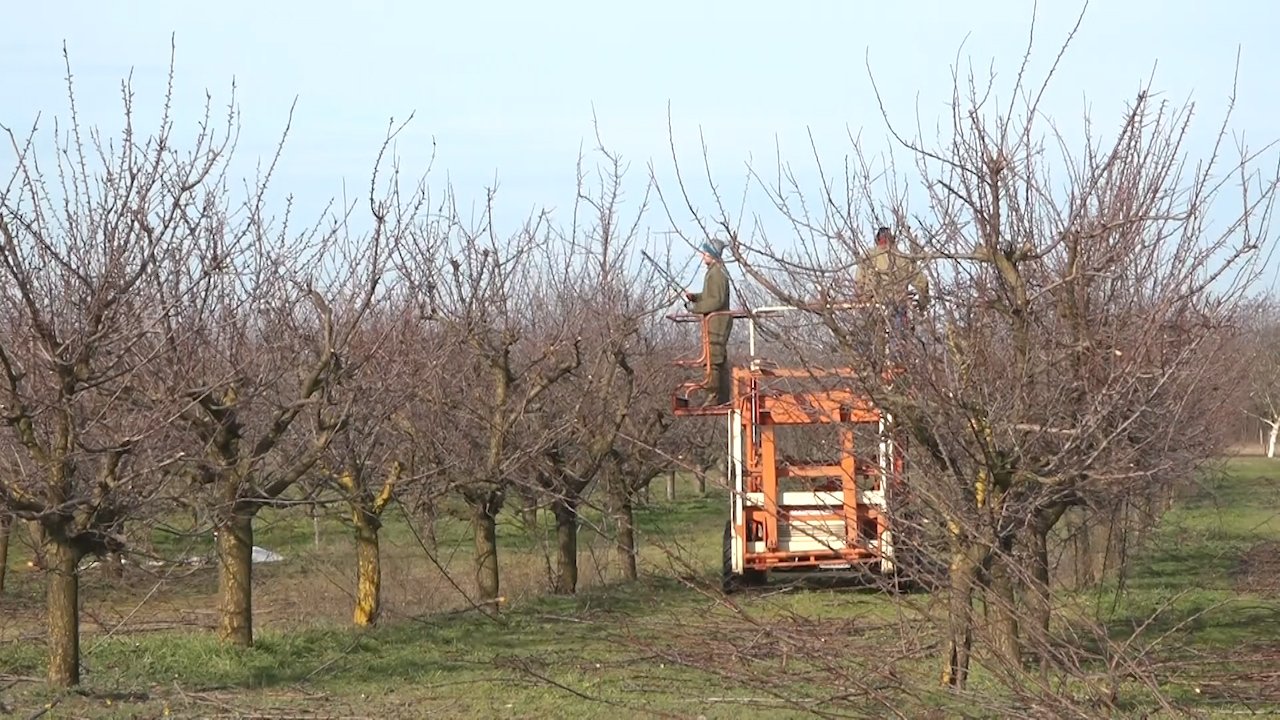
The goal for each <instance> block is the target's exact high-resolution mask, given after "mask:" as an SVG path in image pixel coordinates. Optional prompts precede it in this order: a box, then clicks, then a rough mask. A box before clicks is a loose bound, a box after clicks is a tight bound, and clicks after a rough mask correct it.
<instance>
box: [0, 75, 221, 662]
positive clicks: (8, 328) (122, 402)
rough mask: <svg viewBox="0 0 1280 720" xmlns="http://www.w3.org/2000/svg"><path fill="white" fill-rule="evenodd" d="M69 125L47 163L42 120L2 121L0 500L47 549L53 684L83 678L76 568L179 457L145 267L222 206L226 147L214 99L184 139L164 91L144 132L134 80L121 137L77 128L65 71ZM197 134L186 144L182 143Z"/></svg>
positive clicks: (117, 538) (109, 541)
mask: <svg viewBox="0 0 1280 720" xmlns="http://www.w3.org/2000/svg"><path fill="white" fill-rule="evenodd" d="M67 66H68V96H69V98H70V101H71V114H70V121H69V123H68V124H66V125H63V124H61V123H57V122H55V126H54V133H53V142H54V144H53V146H52V148H51V149H52V158H51V159H50V160H48V161H44V162H42V161H41V159H40V157H39V156H40V152H41V149H42V145H41V144H40V142H39V135H38V133H37V130H38V126H36V127H33V128H32V131H31V133H30V134H29V135H27V136H26V137H25V138H22V139H20V138H19V137H18V136H16V135H15V134H14V133H13V132H12V131H7V134H8V138H9V140H10V143H11V149H12V151H13V154H14V165H13V169H12V171H11V172H10V173H9V176H8V180H7V182H6V184H5V186H4V189H3V191H0V276H2V277H3V281H2V282H0V285H3V289H0V308H2V309H0V313H2V315H0V325H3V330H2V331H0V337H2V338H3V340H0V369H2V370H3V376H4V382H3V385H2V389H0V393H3V399H2V400H0V403H2V404H3V412H4V417H5V424H6V425H7V426H8V427H9V428H10V430H11V431H12V435H11V444H10V446H9V448H8V449H9V450H10V452H6V453H5V454H4V456H5V457H6V458H7V460H6V463H5V467H4V469H3V472H0V501H3V504H4V507H5V510H4V512H5V513H6V514H8V515H9V516H12V517H17V518H21V519H24V520H28V521H33V522H34V523H35V525H36V526H38V529H39V531H40V532H39V535H40V536H42V538H41V542H42V543H45V544H47V545H48V547H49V549H50V551H51V556H52V557H51V560H50V562H48V564H47V567H46V568H45V571H46V575H47V582H48V595H47V607H46V613H47V618H48V632H49V681H50V683H51V684H53V685H57V686H69V685H75V684H77V683H78V682H79V680H80V657H79V565H80V560H81V559H82V558H83V557H84V556H85V555H86V554H90V553H92V554H98V555H105V554H108V553H114V552H119V551H120V550H122V549H123V544H122V538H121V535H120V528H121V524H122V523H123V522H124V520H125V519H126V518H127V517H129V515H130V513H132V512H134V511H135V510H136V509H137V508H138V507H139V506H140V505H141V504H143V503H144V502H145V501H146V500H147V498H148V497H149V496H150V495H151V494H152V493H154V492H155V491H156V487H155V481H156V479H157V478H159V477H162V476H163V473H161V472H160V470H161V469H162V468H163V467H164V466H165V465H166V464H167V463H168V460H165V459H164V458H163V457H162V453H161V452H159V451H158V449H157V446H156V445H155V444H154V443H153V440H154V438H155V436H156V435H157V433H158V431H159V430H160V429H162V428H164V427H165V426H166V425H167V422H168V419H169V417H170V416H171V414H172V412H173V406H172V404H169V405H165V404H164V403H155V404H152V403H136V402H134V401H135V399H137V398H138V397H140V396H142V395H145V394H146V388H145V384H144V382H143V380H142V378H143V376H144V369H145V368H146V367H147V366H149V365H150V364H151V363H153V362H154V359H155V353H156V347H157V343H156V337H157V335H158V331H159V329H160V328H159V324H158V317H159V316H160V315H162V314H163V313H164V312H165V311H166V309H167V305H166V303H171V302H174V301H175V300H176V301H183V300H185V298H172V297H169V298H160V297H157V296H155V295H154V294H152V293H151V292H150V287H149V286H148V284H147V283H146V279H147V278H148V277H149V276H150V274H151V273H152V272H154V270H155V268H156V267H157V266H158V265H159V264H160V263H161V262H162V259H163V258H165V257H166V256H168V255H170V254H171V253H172V252H173V251H174V248H175V247H177V246H179V245H181V244H182V243H184V242H185V239H186V237H187V235H188V233H189V228H190V227H191V225H193V224H196V225H198V224H200V223H201V222H207V221H209V220H210V219H211V218H212V217H213V216H215V215H216V208H214V207H213V205H212V202H213V201H214V199H215V198H216V196H217V188H216V178H217V177H218V175H219V173H220V172H221V171H222V169H223V168H224V167H225V163H226V161H227V158H228V157H229V155H230V151H231V147H232V139H233V136H232V134H231V131H230V129H228V130H226V131H225V132H224V133H222V134H219V133H217V132H215V131H214V130H213V128H212V124H211V122H210V121H211V119H212V116H211V113H210V111H209V110H210V109H209V108H208V107H206V108H205V114H204V117H203V120H202V121H201V122H200V123H198V124H197V130H196V132H195V134H194V136H193V137H192V138H191V140H190V141H189V143H183V142H182V141H180V140H179V139H178V138H177V137H176V130H175V127H174V123H173V121H172V118H171V117H170V114H169V100H170V99H171V97H172V92H173V86H172V82H170V84H169V86H168V87H167V89H166V94H165V101H164V107H163V110H162V112H161V114H160V122H159V126H158V128H157V129H156V130H155V132H154V134H152V135H151V136H150V137H142V136H141V135H139V134H136V133H135V128H134V122H135V113H134V106H133V91H132V88H131V87H130V85H129V84H128V83H127V82H125V83H124V84H123V85H122V95H123V98H124V126H123V130H122V132H121V135H120V137H119V138H118V139H117V140H116V141H111V140H109V139H108V138H106V137H104V136H102V135H100V134H99V133H98V132H97V131H96V130H94V131H89V130H87V129H85V128H82V127H81V125H80V122H79V119H78V116H77V114H76V109H75V94H74V91H73V90H72V88H71V83H70V63H69V61H68V63H67ZM183 145H186V147H183Z"/></svg>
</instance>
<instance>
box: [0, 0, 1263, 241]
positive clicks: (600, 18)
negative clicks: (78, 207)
mask: <svg viewBox="0 0 1280 720" xmlns="http://www.w3.org/2000/svg"><path fill="white" fill-rule="evenodd" d="M7 4H8V5H9V7H6V8H5V9H4V17H5V22H4V24H5V27H6V31H5V32H4V33H3V36H2V37H0V123H2V124H4V125H8V126H11V127H15V128H19V129H21V128H24V127H27V126H29V124H30V123H31V121H32V120H33V119H34V117H35V115H36V113H38V112H43V113H45V115H46V116H49V115H51V114H57V115H59V116H64V115H65V114H66V99H65V92H64V85H63V65H62V57H61V46H62V43H63V41H64V40H65V41H66V43H67V45H68V48H69V51H70V54H71V59H72V63H73V70H74V72H75V74H76V80H77V94H78V103H79V108H80V111H81V114H82V116H83V117H82V119H83V120H84V121H86V122H88V123H91V124H97V125H100V126H102V127H103V128H104V129H106V130H108V131H110V132H116V131H117V128H118V127H119V117H120V112H119V108H120V99H119V81H120V79H121V78H122V77H123V76H124V75H126V74H127V73H129V72H130V70H132V72H133V76H134V85H135V88H136V90H137V91H138V94H139V97H138V103H139V106H140V111H141V112H142V116H143V117H144V118H146V117H148V116H154V114H155V112H156V111H158V107H159V100H160V96H159V93H160V90H161V88H162V85H163V80H164V73H165V70H166V65H167V62H168V55H169V43H170V36H171V35H173V36H174V37H175V39H176V43H177V86H178V99H177V103H178V105H177V106H178V109H179V110H180V112H181V115H184V116H185V117H186V118H188V119H191V118H192V117H193V116H194V114H195V113H196V112H197V111H198V109H199V107H200V105H201V103H202V102H203V98H204V93H205V91H206V90H208V91H210V92H212V93H213V95H214V98H215V101H218V102H224V101H225V100H226V99H227V98H228V92H227V90H228V87H229V84H230V82H231V79H232V78H233V77H234V78H235V80H236V83H237V85H238V87H239V92H238V94H239V101H240V105H241V109H242V113H243V131H242V140H241V145H240V150H239V153H240V155H239V158H240V161H241V164H242V167H245V168H246V170H247V169H248V168H249V167H250V164H251V162H252V161H253V160H254V159H255V158H256V157H257V156H258V155H261V154H264V153H269V152H270V149H271V147H272V145H273V143H274V141H275V139H276V137H277V136H278V133H279V131H280V129H281V127H282V126H283V123H284V121H285V117H286V113H287V110H288V107H289V105H290V103H291V102H292V101H293V100H294V98H295V96H296V97H297V99H298V108H297V113H296V116H295V118H294V124H293V135H292V140H291V143H290V144H289V145H288V147H287V150H286V155H285V160H284V164H283V165H282V167H281V169H280V174H279V181H278V185H277V187H278V188H280V189H282V190H287V191H289V192H291V193H293V194H295V195H297V196H299V199H300V200H301V206H302V208H303V209H312V210H314V209H318V207H319V205H320V203H321V202H322V201H323V200H324V199H326V198H328V197H331V196H333V195H335V194H337V193H340V192H341V183H342V182H343V179H344V178H345V179H346V181H347V182H348V185H349V187H352V188H353V189H355V190H363V188H364V187H366V186H367V177H368V170H369V166H370V163H371V162H372V159H373V157H374V154H375V152H376V150H377V147H378V145H379V142H380V140H381V138H382V135H383V133H384V132H385V129H386V123H387V120H388V118H390V117H392V116H394V117H396V118H397V119H400V118H404V117H406V116H408V115H409V113H410V112H416V119H415V121H414V122H413V124H412V125H411V128H410V130H409V132H408V133H407V134H406V135H405V136H403V138H402V140H401V141H400V143H399V145H398V152H399V154H400V155H401V156H402V158H403V161H404V163H405V166H406V168H407V169H408V170H410V171H416V170H420V169H422V168H423V167H424V165H425V162H426V160H427V158H428V157H429V155H430V152H431V141H432V138H434V139H435V142H436V143H437V149H438V153H437V160H436V166H435V167H436V170H435V173H434V177H435V179H436V183H437V184H439V183H443V181H444V179H445V177H446V174H447V176H448V177H449V178H450V179H451V180H452V182H453V183H454V185H455V186H456V188H457V189H458V191H459V192H460V193H461V194H462V195H463V196H464V197H474V196H477V195H478V193H479V191H480V190H481V188H482V187H483V186H484V185H485V184H487V183H489V182H491V181H492V180H493V178H494V176H495V174H496V175H498V176H499V177H500V180H501V187H502V192H501V195H500V200H501V203H502V208H503V212H502V215H501V217H503V218H505V219H507V220H509V221H510V222H512V223H514V222H515V221H516V219H517V218H519V217H520V216H522V215H524V214H525V213H527V212H528V210H529V209H530V208H532V207H533V206H541V205H550V206H557V207H560V208H565V207H566V206H567V205H568V203H569V202H571V200H572V198H573V191H574V187H573V182H574V163H575V160H576V155H577V153H578V150H579V147H580V144H582V143H583V142H586V143H587V144H588V146H589V145H590V143H591V134H592V129H591V118H592V112H593V107H594V112H595V113H596V115H597V116H598V118H599V121H600V125H601V132H602V134H603V137H604V139H605V140H606V142H607V143H608V144H609V146H610V147H611V148H612V149H614V150H615V151H618V152H620V153H622V155H623V156H624V158H626V159H629V160H631V161H632V162H633V164H634V174H635V177H634V180H635V181H636V183H635V184H639V182H640V181H641V180H642V176H643V175H644V173H645V172H646V169H645V164H646V163H647V162H648V161H649V160H650V159H654V160H656V161H657V163H658V165H659V170H660V172H662V173H663V174H664V176H665V175H667V174H668V171H669V167H670V162H669V160H668V159H667V156H668V151H667V114H668V108H669V109H670V113H671V119H672V122H673V124H674V129H675V133H676V136H677V141H678V149H679V151H680V152H681V153H682V155H683V160H682V162H684V163H694V162H696V161H697V159H698V155H699V152H700V151H699V148H698V139H697V138H698V131H699V129H701V131H702V132H703V133H704V134H705V136H706V138H707V141H708V143H709V146H710V153H711V157H712V159H713V161H714V163H715V167H716V170H717V172H722V173H724V175H723V177H722V178H721V179H722V180H723V181H724V182H725V183H726V184H727V185H728V186H729V187H730V189H732V188H734V187H740V184H741V179H742V176H743V171H742V166H743V163H744V162H745V161H747V160H748V159H749V158H751V157H754V158H755V159H756V160H757V161H759V162H761V163H762V164H763V166H764V167H766V168H767V167H769V165H770V163H771V162H772V158H773V156H774V143H775V142H777V143H779V144H780V145H781V149H782V153H783V155H784V156H785V157H788V158H790V159H792V160H793V161H795V162H796V163H797V164H799V165H801V166H803V167H808V166H809V165H808V163H807V162H806V160H807V159H808V157H809V151H808V139H807V133H808V132H810V131H812V132H813V134H814V135H815V137H816V139H817V142H818V144H819V147H820V148H821V149H822V151H823V152H824V153H825V154H827V155H829V159H830V160H831V161H832V162H838V158H839V156H840V155H841V154H842V153H843V152H844V151H846V150H847V146H848V143H847V140H846V130H847V129H850V130H852V131H853V132H855V133H856V132H859V131H861V133H862V135H863V137H864V139H865V140H866V141H867V143H868V146H870V147H872V148H873V149H874V148H876V147H884V146H885V145H886V143H885V141H884V138H885V131H884V126H883V123H882V122H881V120H880V117H879V114H878V111H877V109H876V107H875V104H874V97H873V95H872V92H871V86H870V82H869V80H868V76H867V71H866V68H865V65H864V58H865V57H866V56H867V55H868V54H869V57H870V62H871V65H872V68H873V70H874V71H875V72H876V75H877V79H878V81H879V83H880V85H881V87H882V89H883V91H884V93H885V99H886V102H887V105H888V109H889V112H890V113H891V115H892V116H893V117H894V118H896V119H899V120H901V121H903V122H907V123H913V118H914V115H915V112H916V106H917V103H918V106H919V109H920V112H921V114H922V116H923V117H925V118H926V119H927V120H928V119H931V118H932V117H933V116H935V115H936V114H937V113H938V112H939V111H940V110H943V105H944V103H945V102H946V101H947V100H948V99H949V88H950V72H951V70H950V68H951V65H952V64H953V62H954V61H955V58H956V52H957V49H958V48H959V46H960V44H961V42H962V41H964V42H965V43H966V44H965V53H966V56H967V57H968V58H971V59H972V60H973V61H974V62H975V63H977V64H979V65H982V66H986V65H987V64H988V63H994V64H995V67H996V69H997V71H998V72H999V73H1000V77H1001V78H1002V79H1003V81H1004V82H1006V83H1007V82H1009V81H1011V79H1012V78H1011V76H1012V74H1013V73H1014V72H1015V71H1016V68H1017V64H1018V62H1019V60H1020V58H1021V56H1022V53H1023V49H1024V47H1025V45H1026V40H1027V33H1026V31H1027V28H1028V25H1029V22H1030V19H1031V14H1032V7H1033V5H1032V3H1031V2H1024V1H1014V0H991V1H988V2H968V3H963V2H947V1H945V0H920V1H917V2H907V1H904V2H895V3H887V2H886V3H870V2H853V1H851V0H850V1H846V2H832V1H825V2H794V3H791V2H778V1H775V2H767V3H766V2H758V1H753V0H738V1H736V2H728V1H725V0H716V1H702V2H696V1H693V0H685V1H684V2H670V1H669V0H656V1H653V2H646V3H613V4H610V3H603V2H599V1H598V0H597V1H596V2H552V1H548V2H541V3H529V2H480V1H479V0H477V1H476V2H470V3H464V2H449V3H442V2H390V1H383V2H364V3H357V2H336V1H334V0H327V1H326V0H314V1H312V2H282V1H269V0H259V1H258V2H245V1H244V0H224V1H223V2H219V3H214V4H209V3H179V2H171V1H170V2H154V1H143V0H133V1H123V0H122V1H119V2H101V3H90V2H61V3H59V2H47V3H18V2H16V0H9V2H8V3H7ZM1080 7H1081V6H1080V4H1079V3H1078V2H1061V3H1047V2H1044V3H1041V6H1040V8H1039V11H1038V16H1039V19H1038V25H1037V32H1038V46H1039V50H1038V52H1037V58H1038V59H1037V61H1036V63H1035V64H1034V65H1033V70H1039V71H1043V69H1044V68H1046V67H1047V64H1048V62H1049V61H1050V60H1051V59H1052V56H1053V54H1054V52H1055V50H1056V47H1057V44H1058V42H1059V41H1060V40H1061V39H1062V38H1063V37H1064V36H1065V33H1066V32H1067V31H1068V30H1069V29H1070V27H1071V25H1072V23H1073V22H1074V19H1075V16H1076V14H1077V13H1078V12H1079V9H1080ZM1278 30H1280V10H1277V6H1276V5H1275V4H1274V3H1268V2H1261V1H1259V2H1248V1H1246V0H1219V1H1218V2H1212V3H1210V2H1203V1H1200V2H1196V1H1193V0H1169V1H1167V2H1156V1H1154V0H1152V1H1146V2H1144V1H1141V0H1095V2H1093V3H1092V4H1091V6H1090V8H1089V10H1088V13H1087V14H1086V18H1085V22H1084V25H1083V27H1082V29H1081V31H1080V34H1079V36H1078V38H1077V40H1076V42H1075V44H1074V45H1073V48H1072V49H1071V51H1070V52H1069V54H1068V55H1067V57H1066V59H1065V61H1064V64H1063V66H1062V68H1061V70H1060V75H1059V76H1058V78H1057V80H1056V82H1055V84H1054V85H1053V90H1052V92H1051V94H1050V96H1049V98H1048V100H1047V103H1046V109H1047V110H1049V111H1050V112H1051V113H1053V114H1054V115H1055V116H1057V117H1061V118H1062V119H1063V121H1064V122H1066V123H1068V124H1070V123H1071V122H1072V121H1073V120H1074V119H1076V118H1078V117H1079V116H1080V114H1081V112H1082V111H1083V110H1084V108H1085V100H1084V99H1085V97H1086V95H1087V97H1088V101H1089V105H1090V106H1091V109H1092V111H1093V112H1094V114H1095V116H1096V117H1097V118H1098V119H1099V120H1105V121H1108V123H1111V122H1113V121H1114V120H1115V119H1116V118H1118V117H1119V116H1120V114H1121V113H1122V112H1123V108H1124V102H1125V101H1126V100H1128V99H1129V98H1131V97H1132V96H1133V94H1134V92H1135V91H1136V90H1137V89H1138V87H1139V86H1140V84H1141V83H1142V82H1143V81H1144V80H1145V79H1146V78H1147V77H1148V76H1149V75H1150V74H1151V72H1152V70H1153V69H1155V72H1156V76H1155V77H1156V81H1155V87H1156V88H1157V89H1160V90H1163V91H1165V92H1167V93H1168V95H1169V97H1170V99H1172V100H1175V101H1181V100H1184V99H1186V98H1188V97H1190V96H1194V98H1195V99H1196V101H1197V102H1198V103H1199V105H1200V110H1199V119H1200V122H1199V124H1198V126H1197V131H1196V132H1197V135H1196V137H1197V138H1198V140H1203V139H1204V138H1207V137H1208V135H1209V134H1211V133H1212V131H1213V130H1214V129H1215V123H1216V121H1217V120H1218V118H1219V117H1220V115H1221V111H1222V108H1223V105H1224V101H1225V99H1226V96H1227V94H1228V90H1229V87H1230V81H1231V75H1232V68H1233V65H1234V63H1235V60H1236V54H1237V51H1238V50H1239V51H1240V53H1241V71H1240V100H1239V104H1238V114H1237V116H1236V122H1235V127H1236V128H1237V129H1239V130H1241V131H1243V132H1244V133H1245V136H1246V138H1248V139H1250V140H1251V141H1252V142H1256V143H1261V142H1263V141H1266V140H1271V139H1273V138H1275V137H1277V136H1280V122H1278V121H1277V111H1278V110H1280V101H1278V100H1277V98H1276V92H1275V88H1276V85H1275V82H1274V80H1272V75H1273V74H1274V72H1275V69H1276V68H1277V67H1280V43H1277V42H1276V41H1275V35H1276V32H1277V31H1278ZM966 35H967V36H968V39H967V41H966V40H965V37H966ZM1038 76H1039V75H1038V74H1037V75H1036V77H1038ZM4 159H5V160H6V163H7V161H8V159H9V154H8V152H7V149H6V150H5V157H4ZM652 219H653V221H654V223H655V224H656V225H658V226H661V225H663V224H664V223H665V218H663V217H662V216H661V214H660V213H659V214H655V215H654V216H653V218H652Z"/></svg>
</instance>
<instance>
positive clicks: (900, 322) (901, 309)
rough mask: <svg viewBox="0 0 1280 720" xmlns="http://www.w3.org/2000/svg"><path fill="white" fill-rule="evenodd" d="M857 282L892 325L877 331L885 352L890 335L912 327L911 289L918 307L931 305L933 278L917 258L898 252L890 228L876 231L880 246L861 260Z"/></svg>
mask: <svg viewBox="0 0 1280 720" xmlns="http://www.w3.org/2000/svg"><path fill="white" fill-rule="evenodd" d="M854 284H855V286H856V287H857V288H858V294H859V296H860V297H861V298H862V299H863V300H864V301H866V302H873V303H875V304H876V305H878V306H879V308H880V310H881V313H882V317H883V320H884V323H885V324H886V325H887V326H888V327H887V328H886V327H883V326H882V327H881V328H880V330H879V331H878V332H877V333H876V347H877V350H879V351H880V352H881V353H882V354H883V352H884V350H885V339H886V337H885V336H886V335H889V336H890V337H892V338H894V339H897V338H899V337H901V336H902V335H904V334H905V333H906V332H907V329H908V328H909V327H910V320H909V315H908V303H909V302H910V300H911V296H910V293H909V290H910V289H914V290H915V291H916V307H917V308H918V309H919V310H920V311H921V312H924V311H925V310H926V309H928V307H929V279H928V278H927V277H925V274H924V273H923V272H921V271H920V268H919V267H917V265H916V263H915V261H914V260H912V259H911V258H909V257H907V256H905V255H903V254H902V253H900V252H898V249H897V247H895V238H894V237H893V232H892V231H890V230H889V228H887V227H881V228H879V229H878V230H876V246H875V248H873V249H872V250H871V252H869V253H867V254H866V256H865V257H863V259H862V261H861V262H859V263H858V269H857V272H856V273H855V275H854Z"/></svg>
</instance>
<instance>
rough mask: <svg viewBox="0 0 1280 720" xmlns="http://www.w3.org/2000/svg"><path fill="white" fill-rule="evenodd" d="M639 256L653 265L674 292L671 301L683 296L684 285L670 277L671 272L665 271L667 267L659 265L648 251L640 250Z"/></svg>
mask: <svg viewBox="0 0 1280 720" xmlns="http://www.w3.org/2000/svg"><path fill="white" fill-rule="evenodd" d="M640 256H641V257H643V258H644V259H645V260H646V261H647V262H648V263H649V264H650V265H652V266H653V267H654V269H655V270H657V271H658V274H659V275H661V276H662V279H663V280H666V281H667V287H668V288H670V289H671V292H672V293H674V294H673V296H672V298H671V300H672V301H674V300H676V299H677V298H681V297H684V293H685V289H684V286H683V285H681V284H680V283H679V282H677V281H676V279H675V278H674V277H672V275H671V273H669V272H667V269H666V268H665V267H663V266H661V265H659V264H658V261H657V260H654V259H653V258H652V257H650V256H649V253H647V252H645V251H644V250H641V251H640Z"/></svg>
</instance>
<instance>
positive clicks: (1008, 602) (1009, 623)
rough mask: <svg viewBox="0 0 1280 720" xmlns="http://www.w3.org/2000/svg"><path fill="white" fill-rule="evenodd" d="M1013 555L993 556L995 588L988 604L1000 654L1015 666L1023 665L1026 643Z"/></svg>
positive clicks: (992, 628) (1009, 663)
mask: <svg viewBox="0 0 1280 720" xmlns="http://www.w3.org/2000/svg"><path fill="white" fill-rule="evenodd" d="M1012 562H1013V558H1012V555H1011V554H1010V553H1008V552H1007V551H1006V552H1000V553H996V554H995V555H994V556H993V557H992V559H991V589H990V592H989V594H988V596H987V606H988V607H989V608H990V609H991V610H992V611H993V612H992V615H993V622H992V624H991V630H992V633H993V635H994V640H995V643H994V644H995V648H996V652H997V653H998V654H999V656H1000V657H1001V658H1002V659H1003V660H1004V661H1005V662H1006V663H1008V665H1009V667H1010V668H1011V669H1017V668H1020V667H1021V666H1022V647H1021V643H1020V642H1019V639H1018V607H1017V599H1016V597H1015V595H1014V590H1013V583H1014V579H1013V569H1012V567H1011V563H1012Z"/></svg>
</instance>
